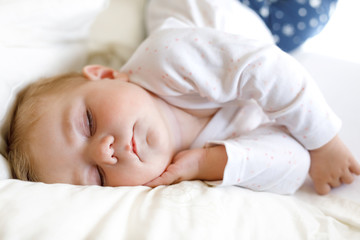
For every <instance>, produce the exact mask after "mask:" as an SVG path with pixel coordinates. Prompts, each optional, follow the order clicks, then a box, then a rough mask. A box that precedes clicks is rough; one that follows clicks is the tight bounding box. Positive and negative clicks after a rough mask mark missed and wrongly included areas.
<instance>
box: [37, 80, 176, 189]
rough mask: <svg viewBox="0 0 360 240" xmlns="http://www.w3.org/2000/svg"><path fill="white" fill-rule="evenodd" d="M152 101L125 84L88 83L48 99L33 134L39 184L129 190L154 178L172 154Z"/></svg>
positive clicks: (161, 118) (164, 125)
mask: <svg viewBox="0 0 360 240" xmlns="http://www.w3.org/2000/svg"><path fill="white" fill-rule="evenodd" d="M158 101H160V100H159V99H157V98H156V97H154V96H153V95H151V94H150V93H148V92H147V91H145V90H144V89H142V88H140V87H138V86H137V85H134V84H132V83H129V82H127V81H124V80H109V79H104V80H98V81H91V80H88V81H86V83H84V84H82V85H81V86H80V87H78V88H75V89H72V90H70V91H69V92H67V93H66V94H63V95H62V96H54V97H50V99H48V102H47V104H46V106H45V108H46V109H45V111H44V114H43V115H42V116H41V117H40V120H39V122H38V124H37V125H36V127H35V128H34V132H33V134H32V136H34V137H33V142H31V145H32V148H31V151H32V153H33V155H34V156H35V160H34V167H35V171H36V173H37V174H38V176H39V179H40V181H42V182H45V183H70V184H76V185H105V186H132V185H142V184H145V183H147V182H149V181H150V180H152V179H154V178H156V177H158V176H160V175H161V173H162V172H163V171H164V170H165V168H166V167H167V166H168V164H169V163H170V161H171V158H172V156H173V154H174V140H173V139H172V137H171V136H170V130H169V129H170V128H171V127H170V126H169V122H167V120H166V116H164V114H165V113H163V112H162V111H161V107H159V104H158Z"/></svg>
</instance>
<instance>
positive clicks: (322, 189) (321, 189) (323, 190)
mask: <svg viewBox="0 0 360 240" xmlns="http://www.w3.org/2000/svg"><path fill="white" fill-rule="evenodd" d="M314 187H315V191H316V192H317V193H318V194H320V195H325V194H328V193H329V192H330V190H331V187H330V185H329V184H327V183H322V184H315V185H314Z"/></svg>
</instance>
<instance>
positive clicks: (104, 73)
mask: <svg viewBox="0 0 360 240" xmlns="http://www.w3.org/2000/svg"><path fill="white" fill-rule="evenodd" d="M83 74H84V76H85V77H86V78H87V79H89V80H93V81H96V80H102V79H116V80H123V81H129V77H128V75H127V74H125V73H121V72H119V71H116V70H115V69H112V68H109V67H105V66H102V65H87V66H85V67H84V68H83Z"/></svg>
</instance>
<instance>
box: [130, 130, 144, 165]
mask: <svg viewBox="0 0 360 240" xmlns="http://www.w3.org/2000/svg"><path fill="white" fill-rule="evenodd" d="M130 145H131V150H132V152H133V153H134V154H135V155H136V156H137V157H138V159H139V160H140V161H141V158H140V157H139V155H138V149H137V145H136V141H135V125H134V128H133V135H132V138H131V143H130ZM141 162H142V161H141Z"/></svg>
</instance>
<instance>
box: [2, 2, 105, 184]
mask: <svg viewBox="0 0 360 240" xmlns="http://www.w3.org/2000/svg"><path fill="white" fill-rule="evenodd" d="M108 1H109V0H76V1H74V0H31V1H28V0H2V1H0V29H1V38H0V66H1V72H0V74H1V75H0V126H1V128H2V131H1V135H2V136H1V138H0V153H1V154H4V152H5V141H4V139H3V137H4V136H3V134H4V132H5V129H7V123H6V118H7V117H9V115H10V114H9V105H11V102H12V101H13V99H14V96H15V94H16V92H17V91H18V90H19V89H21V88H22V87H23V86H24V85H26V84H27V83H29V82H31V81H34V80H37V79H39V78H42V77H47V76H51V75H55V74H58V73H63V72H67V71H74V70H79V69H80V68H81V67H82V66H83V65H84V64H85V63H86V58H87V47H86V40H87V38H88V33H89V30H90V26H91V25H92V23H93V22H94V20H95V18H96V16H97V15H98V13H99V12H101V11H102V10H103V9H104V8H105V7H107V6H108ZM0 160H1V162H0V177H3V178H5V177H6V176H8V175H6V174H3V173H4V172H6V171H8V167H7V166H4V165H6V164H5V163H6V162H5V161H3V160H4V159H3V158H2V157H1V159H0Z"/></svg>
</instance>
